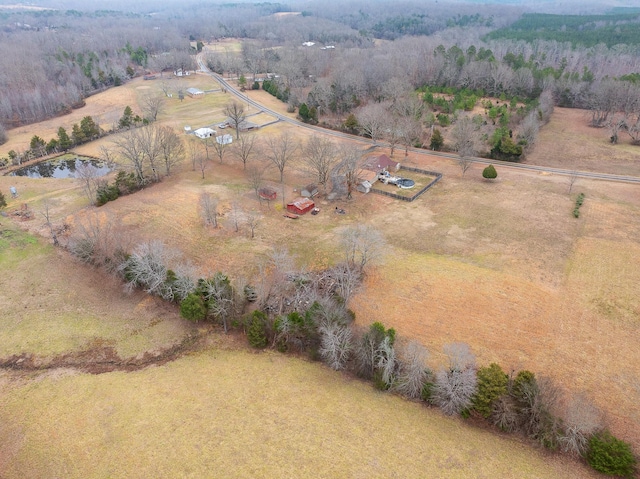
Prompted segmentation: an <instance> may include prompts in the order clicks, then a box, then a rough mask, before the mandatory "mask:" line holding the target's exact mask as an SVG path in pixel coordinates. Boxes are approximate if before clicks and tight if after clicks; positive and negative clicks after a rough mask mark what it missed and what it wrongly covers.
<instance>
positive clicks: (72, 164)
mask: <svg viewBox="0 0 640 479" xmlns="http://www.w3.org/2000/svg"><path fill="white" fill-rule="evenodd" d="M84 165H87V166H91V167H92V168H93V171H92V172H91V176H94V177H95V176H104V175H106V174H107V173H109V172H110V171H111V170H112V168H110V167H109V166H107V165H106V164H105V163H103V162H101V161H100V160H96V159H93V158H86V157H81V156H69V155H65V156H64V157H59V158H54V159H52V160H46V161H41V162H40V163H36V164H35V165H29V166H25V167H23V168H20V169H19V170H16V171H14V172H13V173H11V176H27V177H29V178H77V177H78V169H80V170H81V169H82V168H83V167H84Z"/></svg>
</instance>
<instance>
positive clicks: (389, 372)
mask: <svg viewBox="0 0 640 479" xmlns="http://www.w3.org/2000/svg"><path fill="white" fill-rule="evenodd" d="M375 362H376V368H378V371H379V372H380V373H379V374H380V380H381V381H382V382H383V383H384V384H385V385H386V387H387V388H390V387H392V386H393V385H394V384H395V382H396V375H397V373H398V360H397V358H396V349H395V347H394V345H393V340H392V339H391V338H390V337H389V336H386V337H385V338H384V339H383V340H382V342H381V343H380V344H379V345H378V350H377V351H376V361H375Z"/></svg>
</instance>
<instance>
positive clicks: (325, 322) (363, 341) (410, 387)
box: [71, 235, 636, 477]
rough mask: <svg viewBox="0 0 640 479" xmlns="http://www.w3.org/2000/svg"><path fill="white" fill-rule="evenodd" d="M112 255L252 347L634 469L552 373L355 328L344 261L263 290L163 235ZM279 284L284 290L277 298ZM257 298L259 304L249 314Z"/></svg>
mask: <svg viewBox="0 0 640 479" xmlns="http://www.w3.org/2000/svg"><path fill="white" fill-rule="evenodd" d="M91 238H92V237H91V236H90V235H89V236H87V235H85V237H84V246H83V248H75V249H74V248H72V249H71V250H72V252H74V253H75V254H77V255H78V256H79V257H81V258H82V259H83V260H84V261H86V262H89V263H93V264H100V261H96V258H98V256H99V249H100V247H101V246H100V244H99V242H98V241H95V240H92V239H91ZM87 243H90V244H87ZM111 256H112V259H111V260H110V261H109V262H107V263H110V264H112V265H115V267H113V266H112V268H111V269H112V270H115V271H117V272H119V274H120V275H121V276H122V277H123V278H124V280H125V281H126V286H127V288H128V289H133V288H142V289H144V290H145V291H146V292H148V293H150V294H154V295H157V296H160V297H161V298H163V299H165V300H168V301H173V302H175V303H177V304H179V308H180V314H181V315H182V317H184V318H185V319H187V320H190V321H204V320H209V321H213V322H216V323H218V324H220V325H221V326H222V327H223V328H224V331H225V332H227V331H229V330H230V329H237V330H239V331H242V332H243V333H244V334H245V335H246V336H247V341H248V343H249V344H250V346H251V347H253V348H256V349H262V348H266V347H271V348H274V349H277V350H278V351H281V352H283V353H285V352H293V353H297V354H305V355H307V356H308V357H309V358H310V359H312V360H319V361H322V362H324V363H325V364H327V365H328V366H329V367H331V368H332V369H334V370H344V371H348V372H350V373H352V374H354V375H357V376H358V377H360V378H362V379H365V380H368V381H371V382H372V384H373V386H374V387H375V388H376V389H378V390H381V391H390V392H394V393H397V394H400V395H402V396H404V397H406V398H409V399H414V400H421V401H424V402H425V403H427V404H429V405H434V406H437V407H439V408H440V409H441V410H442V411H443V412H444V413H445V414H447V415H461V416H462V417H465V418H468V417H474V418H477V419H478V420H485V421H488V422H489V423H490V424H492V425H493V426H495V427H497V428H499V429H500V430H502V431H506V432H514V433H521V434H523V435H525V436H527V437H529V438H530V439H532V440H534V441H536V442H538V443H539V444H541V445H543V446H544V447H546V448H550V449H560V450H563V451H565V452H567V453H572V454H576V455H580V456H582V457H584V458H585V459H586V461H587V462H588V463H589V464H590V465H591V466H592V467H593V468H594V469H596V470H598V471H601V472H604V473H606V474H612V475H618V476H625V477H627V476H630V475H632V474H633V472H634V470H635V465H636V458H635V456H634V455H633V452H632V450H631V447H630V446H629V444H627V443H626V442H624V441H621V440H619V439H617V438H615V437H613V436H612V435H611V434H610V433H609V432H608V431H607V430H606V429H605V428H604V427H603V426H602V423H601V422H600V418H599V415H598V413H597V410H596V409H595V408H594V407H593V406H591V405H590V404H589V403H588V401H586V400H582V401H578V400H575V398H573V399H574V400H572V401H570V403H571V405H572V406H571V407H570V408H569V411H570V413H568V414H566V415H565V417H563V418H561V417H559V416H558V415H557V411H558V409H559V405H560V402H561V391H560V389H559V388H557V387H556V386H555V385H554V384H553V383H552V382H551V381H550V380H549V379H548V378H544V377H537V376H536V375H535V374H534V373H533V372H531V371H526V370H525V371H519V372H518V373H517V374H516V373H515V372H512V373H511V374H506V373H505V372H504V370H503V369H502V368H501V367H500V366H499V365H498V364H495V363H493V364H490V365H489V366H485V367H478V366H477V365H476V359H475V356H474V354H473V353H472V352H471V350H470V348H469V346H468V345H466V344H464V343H453V344H448V345H446V346H445V347H444V352H445V355H446V356H447V358H448V364H447V365H446V366H445V367H441V368H440V369H438V370H436V371H433V370H431V369H429V368H428V367H427V365H426V360H427V357H428V352H427V350H426V349H425V348H424V347H423V346H422V345H420V344H419V343H417V342H408V341H404V340H402V339H401V338H399V337H398V335H397V334H396V331H395V330H394V329H393V328H386V327H385V326H384V325H383V324H382V323H380V322H376V323H373V324H372V325H371V326H369V327H368V328H362V327H358V326H356V325H355V324H354V320H355V314H354V313H353V312H351V311H350V310H348V309H347V307H346V303H345V301H344V299H342V298H341V297H340V295H339V294H338V291H339V289H338V287H337V286H335V285H336V278H337V277H336V274H337V271H339V269H335V270H332V271H322V272H319V273H315V274H310V273H304V274H303V273H294V272H288V273H286V274H281V275H279V276H276V277H275V279H276V283H274V284H272V285H271V286H270V288H269V290H270V292H269V293H268V294H267V295H266V297H265V296H264V294H263V295H262V297H260V296H261V295H259V294H257V293H256V290H255V288H253V287H252V286H242V285H241V284H233V283H232V281H231V279H230V278H229V277H228V276H226V275H225V274H223V273H216V274H215V275H213V276H211V277H207V278H200V279H197V278H196V275H195V273H194V268H193V267H190V266H189V265H188V264H184V263H180V262H179V261H178V259H179V258H178V256H179V255H177V254H176V253H172V252H171V251H169V250H168V249H167V248H165V246H164V245H163V244H162V243H160V242H157V241H155V242H148V243H143V244H140V245H138V246H137V247H136V248H134V249H133V251H132V252H131V253H130V254H125V253H123V252H122V251H121V250H119V251H117V252H114V253H112V255H111ZM102 263H104V261H103V262H102ZM171 267H172V268H171ZM276 269H277V267H276ZM278 282H279V283H280V284H278ZM330 285H334V286H330ZM273 291H281V292H280V293H278V294H275V296H274V295H273ZM285 291H286V292H285ZM253 300H257V305H258V306H259V308H258V309H255V310H253V311H250V312H249V313H245V311H246V309H247V306H248V304H249V302H250V301H253ZM307 305H308V306H307ZM572 411H573V414H572V413H571V412H572Z"/></svg>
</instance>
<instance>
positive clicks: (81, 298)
mask: <svg viewBox="0 0 640 479" xmlns="http://www.w3.org/2000/svg"><path fill="white" fill-rule="evenodd" d="M121 288H122V287H121V285H120V284H119V282H118V280H116V279H113V278H105V277H104V276H103V275H102V274H100V273H99V272H97V271H95V270H92V269H91V268H89V267H85V266H83V265H81V264H78V263H75V262H74V261H73V260H72V259H71V258H69V257H68V256H66V254H64V253H61V252H58V251H55V250H54V249H53V248H52V247H50V246H48V245H45V244H43V242H42V240H40V239H38V238H36V237H34V236H32V235H30V234H28V233H24V232H22V231H19V230H17V229H15V228H3V230H2V234H1V235H0V309H1V310H2V313H3V314H2V318H1V319H0V344H1V345H2V357H8V356H11V355H13V354H21V353H31V354H35V355H38V356H52V355H56V354H61V353H65V352H69V351H78V350H82V349H86V348H88V347H90V346H91V345H92V344H94V343H95V342H96V341H100V342H101V343H103V344H107V345H111V346H113V347H114V348H115V349H116V351H117V352H118V354H120V355H121V356H122V357H129V356H135V355H137V354H139V353H142V352H144V351H148V350H155V349H157V348H160V347H166V346H170V345H172V344H175V343H177V342H179V341H180V340H181V339H182V337H184V335H185V334H186V333H187V332H188V331H189V325H188V324H185V323H184V322H183V321H182V320H180V319H179V318H178V315H177V313H176V311H175V310H174V309H173V308H172V307H170V306H169V307H168V306H167V305H165V304H163V303H162V302H160V301H158V300H156V299H154V298H148V297H147V296H146V295H144V294H134V295H132V296H125V295H123V293H122V289H121ZM107 312H108V313H107Z"/></svg>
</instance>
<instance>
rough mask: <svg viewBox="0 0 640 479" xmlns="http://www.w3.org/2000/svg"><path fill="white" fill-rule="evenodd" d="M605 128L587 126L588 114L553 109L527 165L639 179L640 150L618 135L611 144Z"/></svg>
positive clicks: (580, 111)
mask: <svg viewBox="0 0 640 479" xmlns="http://www.w3.org/2000/svg"><path fill="white" fill-rule="evenodd" d="M610 136H611V134H610V132H609V130H608V129H607V128H592V127H590V126H589V112H588V111H587V110H579V109H572V108H556V109H555V111H554V113H553V115H552V116H551V121H550V122H549V124H548V125H546V126H545V127H544V128H542V130H541V131H540V134H539V136H538V140H537V141H536V147H535V149H534V151H533V152H532V153H531V154H530V155H528V157H527V160H526V162H527V163H530V164H533V165H544V166H552V167H556V168H566V169H575V170H586V171H599V172H603V173H612V174H619V175H633V176H640V148H638V146H634V145H631V144H630V140H629V139H628V138H627V137H625V136H624V135H620V143H619V144H618V145H611V143H610V142H609V137H610Z"/></svg>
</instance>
